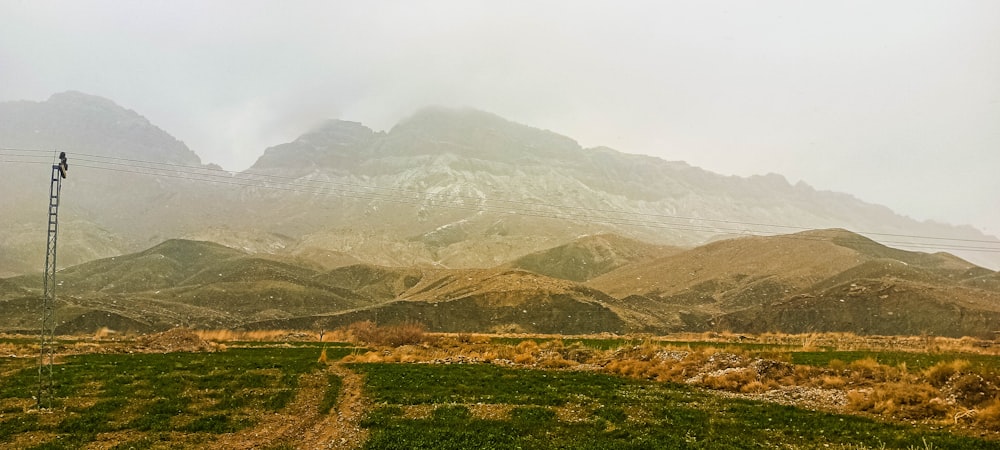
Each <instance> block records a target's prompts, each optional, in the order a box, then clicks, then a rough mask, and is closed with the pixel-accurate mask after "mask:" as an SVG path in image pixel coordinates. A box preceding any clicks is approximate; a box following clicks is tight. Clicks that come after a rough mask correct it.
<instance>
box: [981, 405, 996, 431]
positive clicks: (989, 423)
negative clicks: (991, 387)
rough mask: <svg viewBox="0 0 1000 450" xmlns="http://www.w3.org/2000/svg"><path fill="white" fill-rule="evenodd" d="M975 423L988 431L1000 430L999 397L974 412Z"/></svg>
mask: <svg viewBox="0 0 1000 450" xmlns="http://www.w3.org/2000/svg"><path fill="white" fill-rule="evenodd" d="M976 425H979V426H980V427H983V428H985V429H987V430H990V431H1000V399H994V400H993V401H992V402H990V404H989V405H988V406H986V407H985V408H983V409H980V410H979V411H978V413H977V414H976Z"/></svg>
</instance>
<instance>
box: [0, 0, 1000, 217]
mask: <svg viewBox="0 0 1000 450" xmlns="http://www.w3.org/2000/svg"><path fill="white" fill-rule="evenodd" d="M66 90H78V91H82V92H86V93H89V94H95V95H100V96H103V97H107V98H109V99H111V100H114V101H115V102H117V103H118V104H120V105H122V106H124V107H126V108H130V109H134V110H135V111H137V112H138V113H140V114H142V115H144V116H146V117H147V118H148V119H150V121H152V122H153V123H154V124H156V125H157V126H159V127H161V128H163V129H164V130H166V131H167V132H169V133H170V134H172V135H174V136H175V137H177V138H178V139H180V140H182V141H184V142H185V143H187V145H188V146H189V147H190V148H191V149H192V150H194V151H195V152H196V153H198V154H199V155H200V156H201V157H202V160H203V161H205V162H212V163H217V164H219V165H221V166H223V167H224V168H226V169H230V170H242V169H245V168H247V167H248V166H250V165H251V164H253V162H254V161H255V160H256V158H257V157H258V156H260V154H261V153H262V152H263V150H264V149H265V148H266V147H268V146H271V145H275V144H279V143H283V142H288V141H291V140H293V139H295V138H296V137H297V136H298V135H300V134H302V133H303V132H305V131H306V130H307V129H309V128H310V127H312V126H313V125H315V124H316V123H318V122H320V121H321V120H323V119H327V118H339V119H344V120H353V121H359V122H362V123H364V124H366V125H368V126H370V127H372V128H374V129H376V130H388V129H389V128H391V127H392V125H394V124H395V123H396V122H397V121H399V120H400V119H401V118H404V117H405V116H407V115H409V114H411V113H412V112H414V111H415V110H417V109H419V108H421V107H424V106H429V105H444V106H463V107H474V108H478V109H482V110H486V111H490V112H493V113H496V114H498V115H500V116H503V117H505V118H508V119H510V120H513V121H516V122H520V123H524V124H527V125H531V126H535V127H538V128H545V129H550V130H552V131H555V132H557V133H560V134H563V135H566V136H569V137H572V138H574V139H576V140H578V141H579V142H580V143H581V145H583V146H585V147H593V146H599V145H606V146H609V147H612V148H615V149H617V150H620V151H624V152H628V153H643V154H649V155H654V156H658V157H662V158H664V159H668V160H683V161H686V162H688V163H690V164H692V165H695V166H699V167H702V168H705V169H707V170H710V171H713V172H717V173H722V174H727V175H730V174H733V175H740V176H748V175H753V174H766V173H769V172H775V173H780V174H782V175H784V176H785V177H786V178H788V179H789V181H791V182H792V183H795V182H797V181H800V180H801V181H805V182H806V183H808V184H810V185H812V186H813V187H816V188H818V189H824V190H835V191H841V192H846V193H849V194H852V195H855V196H856V197H858V198H861V199H862V200H865V201H869V202H873V203H879V204H884V205H886V206H889V207H890V208H892V209H894V210H895V211H897V212H899V213H902V214H905V215H909V216H911V217H914V218H917V219H921V220H925V219H933V220H938V221H942V222H947V223H952V224H972V225H974V226H976V227H977V228H979V229H981V230H984V231H986V232H988V233H990V234H993V235H998V234H1000V1H996V0H982V1H961V0H944V1H916V0H900V1H872V0H864V1H844V0H836V1H802V0H790V1H747V0H734V1H701V0H699V1H689V2H671V1H663V0H659V1H649V2H641V1H607V2H605V1H573V0H566V1H508V0H503V1H501V0H493V1H483V2H479V1H470V0H460V1H371V0H366V1H360V0H359V1H350V2H348V1H281V2H279V1H266V2H261V1H245V0H238V1H204V0H199V1H178V0H167V1H80V0H74V1H39V0H0V101H6V100H36V101H42V100H45V99H47V98H48V97H49V96H50V95H52V94H53V93H56V92H62V91H66Z"/></svg>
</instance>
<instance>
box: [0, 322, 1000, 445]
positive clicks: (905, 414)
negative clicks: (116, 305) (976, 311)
mask: <svg viewBox="0 0 1000 450" xmlns="http://www.w3.org/2000/svg"><path fill="white" fill-rule="evenodd" d="M362 331H364V330H362ZM368 331H369V332H373V333H374V332H379V331H381V332H385V331H386V330H378V329H375V330H368ZM390 331H392V330H390ZM395 331H397V332H398V333H395V334H389V336H390V337H392V339H391V342H393V343H391V344H387V343H386V342H375V339H374V337H373V336H376V335H378V336H384V335H385V334H384V333H383V334H381V335H379V334H378V333H375V334H373V336H370V337H369V339H368V340H364V342H357V341H355V343H354V344H346V343H339V344H338V343H328V342H327V343H319V342H316V341H315V340H313V341H308V340H306V341H301V342H287V341H284V342H274V341H271V342H266V341H239V340H235V339H234V340H230V341H227V343H226V344H215V346H214V347H212V348H214V349H215V350H218V351H166V352H159V353H157V352H149V353H146V352H140V351H133V350H134V349H130V348H129V347H128V346H127V345H126V346H124V347H121V346H119V347H114V346H110V345H95V344H90V343H88V344H87V345H86V346H84V347H86V350H85V351H80V352H79V353H78V354H66V355H64V356H62V357H61V358H60V361H59V363H58V364H56V366H55V380H56V385H55V391H54V395H53V402H52V407H51V408H50V409H46V410H41V411H39V410H38V409H36V408H35V403H36V401H35V399H34V397H33V396H34V395H35V388H36V385H37V376H38V372H37V366H36V365H35V364H36V360H35V359H34V358H31V357H28V356H23V357H16V358H14V357H11V358H3V359H0V449H63V448H68V449H75V448H79V449H98V448H100V449H173V448H261V449H272V450H277V449H291V448H302V449H306V448H319V447H321V446H323V447H324V448H325V443H327V442H340V443H341V444H340V445H341V448H370V449H404V448H405V449H413V448H427V449H467V448H495V449H509V448H511V449H512V448H524V449H556V448H573V449H578V448H582V449H646V448H650V449H654V448H655V449H661V448H662V449H686V448H690V449H728V448H733V449H744V448H746V449H750V448H806V449H812V448H821V449H856V450H861V449H883V448H899V449H930V448H934V449H995V448H1000V442H998V441H997V439H996V435H994V434H989V435H988V437H984V436H987V434H984V435H983V436H979V435H978V432H977V431H976V429H975V428H969V427H970V426H972V424H975V423H979V422H975V421H974V420H973V419H975V420H979V419H981V418H982V417H985V416H986V414H987V413H988V412H989V411H992V409H991V408H992V406H990V405H993V404H994V403H995V402H994V399H993V397H994V396H993V394H992V393H993V392H996V386H995V384H996V382H995V380H996V379H997V376H996V372H997V370H998V368H1000V356H996V355H992V354H986V353H983V354H980V353H962V354H957V353H955V352H919V351H900V350H899V349H897V348H896V347H898V345H895V344H894V345H895V346H893V347H889V349H887V350H886V349H881V350H857V349H850V350H848V349H838V348H834V347H829V348H826V347H823V348H820V349H817V348H816V346H815V345H808V346H801V345H800V346H795V345H794V344H789V343H787V342H779V343H765V342H757V343H740V342H736V343H735V344H734V343H731V342H709V341H703V342H698V341H674V342H651V341H649V340H637V339H621V340H617V339H578V340H571V339H567V340H565V341H563V340H562V339H559V338H530V339H529V338H516V339H508V338H496V337H480V338H477V337H474V336H430V335H423V334H421V333H419V332H414V331H413V330H395ZM403 331H406V332H405V333H403ZM359 334H360V333H359ZM203 337H204V334H203ZM338 338H341V339H347V338H351V339H353V337H351V336H339V337H338ZM8 344H9V345H11V347H9V348H10V349H11V351H12V352H14V351H16V350H17V347H16V346H22V347H24V348H27V347H28V346H30V345H31V342H30V341H26V342H22V343H18V342H9V343H8ZM354 345H363V346H365V347H367V348H360V347H353V346H354ZM78 347H81V345H77V344H74V343H73V342H72V341H67V342H66V343H65V345H64V349H65V350H67V351H68V352H69V353H72V352H71V351H70V350H73V349H76V348H78ZM910 350H912V349H910ZM146 351H148V348H147V350H146ZM762 358H773V359H762ZM789 386H795V387H800V388H808V389H812V390H816V391H820V392H841V393H842V394H845V395H846V400H844V401H845V402H846V403H844V404H841V405H840V406H839V407H838V408H839V409H836V410H833V409H830V408H826V409H824V408H823V407H816V405H809V407H808V408H807V407H804V404H794V405H791V406H790V405H788V404H779V403H774V402H770V401H761V400H758V398H763V397H759V396H762V395H766V394H768V393H772V392H783V391H782V389H783V388H786V387H789ZM991 389H992V390H991ZM789 392H798V391H789ZM981 392H989V393H990V394H989V395H985V396H983V395H978V393H981ZM917 394H919V395H917ZM914 395H917V396H914ZM945 395H947V396H951V397H953V398H952V400H950V401H952V404H951V406H947V408H945V407H944V406H941V407H940V408H938V406H939V405H938V403H939V401H938V399H939V397H937V396H945ZM755 396H758V397H755ZM841 398H842V399H844V398H845V397H841ZM345 399H351V400H350V402H347V401H346V400H345ZM908 402H909V403H908ZM348 403H349V404H348ZM965 405H969V406H965ZM976 405H979V406H976ZM351 408H355V409H356V410H357V411H358V412H357V414H356V419H351V418H350V417H349V414H347V413H349V412H350V409H351ZM949 408H950V409H949ZM965 408H968V410H978V411H979V417H978V418H977V417H975V416H972V417H966V418H965V420H966V422H964V424H965V426H964V427H952V426H951V425H950V424H951V423H952V422H954V423H956V424H957V423H958V419H955V420H954V421H952V416H951V414H952V411H964V410H966V409H965ZM840 411H851V412H854V414H843V413H839V412H840ZM880 415H881V416H882V417H881V418H880V417H879V416H880ZM351 429H354V430H355V431H356V432H354V434H353V435H352V436H349V437H351V439H346V440H345V439H341V438H343V437H344V434H343V433H341V434H339V435H336V436H335V437H336V438H337V439H336V440H334V439H332V437H334V435H333V434H331V433H332V432H334V431H336V432H342V431H344V430H347V431H350V430H351ZM984 430H985V429H984ZM344 442H347V444H343V443H344ZM320 444H324V445H320Z"/></svg>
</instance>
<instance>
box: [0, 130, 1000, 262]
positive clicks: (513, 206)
mask: <svg viewBox="0 0 1000 450" xmlns="http://www.w3.org/2000/svg"><path fill="white" fill-rule="evenodd" d="M4 152H19V153H16V154H10V155H9V156H24V157H29V158H33V159H38V158H46V156H44V155H43V154H45V155H49V154H52V152H50V151H45V150H31V149H11V148H0V156H8V155H6V154H5V153H4ZM32 153H33V154H32ZM79 156H80V157H79V158H77V159H78V160H79V161H84V162H88V163H90V164H76V166H77V167H84V168H91V169H96V170H107V171H115V172H121V173H132V174H139V175H152V176H162V177H169V178H177V179H184V180H191V181H199V182H209V183H217V184H226V185H233V186H242V187H252V188H261V189H269V190H281V191H288V192H296V193H307V194H314V195H315V194H324V195H333V194H334V193H336V194H337V195H339V196H341V197H345V198H356V199H364V200H382V201H390V202H396V203H404V204H415V205H423V204H425V203H431V205H430V206H434V207H444V208H452V209H463V210H471V211H483V212H497V213H505V214H516V215H522V216H532V217H541V218H550V219H561V220H577V221H581V222H590V223H602V224H609V225H620V226H633V227H647V228H661V229H671V230H679V231H695V232H708V233H728V234H734V235H746V234H753V235H760V236H778V235H781V236H789V237H793V238H799V239H803V238H805V239H810V240H822V239H814V238H811V237H808V236H793V235H787V234H781V233H779V232H777V231H774V230H762V229H759V228H758V229H753V228H751V227H769V228H777V229H794V230H811V229H812V228H808V227H799V226H790V225H777V224H764V223H754V222H741V221H735V220H721V219H704V218H694V217H683V216H675V215H667V214H657V213H639V212H631V211H623V210H614V209H600V208H587V207H581V206H571V205H557V204H551V203H544V202H530V201H522V200H507V199H486V198H483V197H476V196H469V195H464V194H461V193H444V192H438V193H435V192H426V191H417V190H411V189H403V188H391V187H378V186H370V185H359V184H354V183H344V182H336V181H332V180H316V179H303V178H302V177H292V176H282V175H274V174H260V173H249V172H242V173H231V172H228V171H225V170H223V169H221V168H214V167H198V166H190V165H185V164H175V163H165V162H154V161H143V160H137V159H129V158H118V157H110V156H100V155H89V154H82V153H81V154H79ZM119 161H121V162H119ZM19 162H26V163H35V164H43V162H42V161H19ZM111 166H113V167H111ZM265 183H271V184H270V185H269V184H265ZM317 191H326V192H317ZM400 194H403V195H404V197H400ZM461 200H469V201H472V202H473V203H476V204H477V206H470V205H466V204H465V203H464V202H462V201H461ZM435 202H437V203H435ZM487 203H500V204H504V205H508V206H492V205H488V204H487ZM524 207H534V208H547V209H553V210H555V211H556V212H555V213H552V212H549V213H546V212H543V211H539V210H530V209H525V208H524ZM567 210H569V211H577V212H567ZM595 213H601V214H604V215H602V216H598V215H596V214H595ZM607 214H612V215H628V216H629V217H627V218H622V217H609V216H607ZM636 216H638V217H647V218H654V219H669V220H684V221H696V222H707V223H720V224H727V225H742V226H743V228H727V227H718V226H709V225H696V224H692V223H667V222H663V221H662V220H651V219H636V218H633V217H636ZM858 233H860V234H865V235H872V236H887V237H890V238H893V237H895V238H909V239H919V240H936V241H952V242H969V243H985V244H991V245H1000V242H997V241H991V240H982V239H966V238H949V237H939V236H921V235H910V234H890V233H876V232H858ZM859 243H861V242H859ZM883 243H884V244H894V245H900V246H905V247H908V248H925V249H938V250H964V251H977V252H1000V248H993V247H983V246H971V245H958V244H932V243H927V242H911V241H883Z"/></svg>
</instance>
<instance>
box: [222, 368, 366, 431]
mask: <svg viewBox="0 0 1000 450" xmlns="http://www.w3.org/2000/svg"><path fill="white" fill-rule="evenodd" d="M330 373H333V374H336V375H338V376H340V377H341V379H342V380H343V383H342V386H341V391H340V395H339V396H338V399H337V405H336V406H335V407H334V410H332V411H331V412H330V413H329V414H321V413H320V411H319V403H320V401H322V399H323V394H324V392H325V391H326V386H327V377H328V375H329V374H330ZM363 385H364V381H363V380H362V379H361V376H360V375H358V374H356V373H354V372H351V371H350V370H347V368H345V367H343V366H342V365H339V364H331V365H330V366H329V368H328V369H327V370H325V371H318V372H316V373H311V374H308V375H303V376H302V378H301V379H300V380H299V389H298V394H296V396H295V399H294V400H293V401H292V403H291V404H290V405H288V407H286V408H284V409H282V410H281V411H279V412H277V413H274V414H268V415H266V416H264V417H262V418H261V419H260V421H259V422H258V423H257V425H255V426H253V427H250V428H248V429H246V430H242V431H240V432H238V433H234V434H231V435H227V436H224V437H222V438H221V439H219V440H218V441H216V442H214V443H213V444H212V447H213V448H219V449H223V448H224V449H254V448H262V447H267V446H274V445H279V444H289V445H292V446H294V447H295V448H300V449H356V448H361V446H362V445H363V444H364V442H365V440H366V439H367V437H368V435H367V430H364V429H362V428H361V427H360V425H359V423H360V421H361V418H362V417H363V416H364V412H365V405H366V403H365V399H364V397H363V395H362V386H363Z"/></svg>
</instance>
